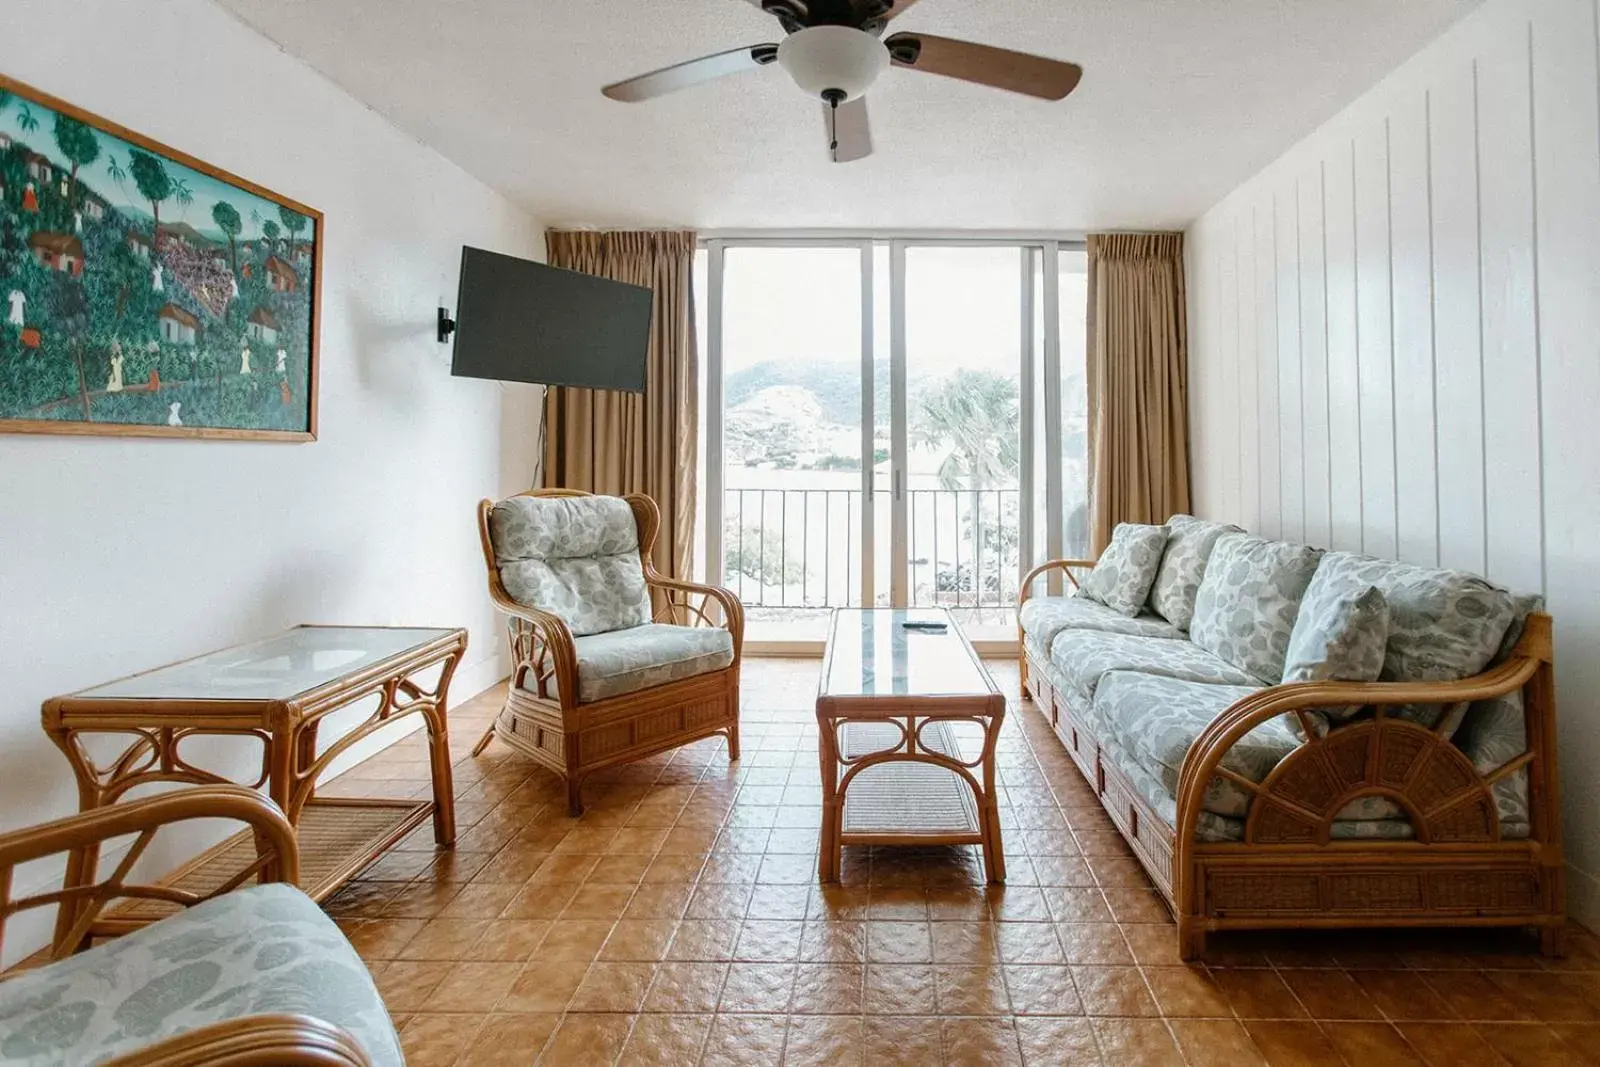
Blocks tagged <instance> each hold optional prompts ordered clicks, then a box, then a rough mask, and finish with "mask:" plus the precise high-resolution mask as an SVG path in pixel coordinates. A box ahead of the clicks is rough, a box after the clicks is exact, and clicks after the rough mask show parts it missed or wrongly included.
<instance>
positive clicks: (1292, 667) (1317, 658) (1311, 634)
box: [1283, 582, 1389, 741]
mask: <svg viewBox="0 0 1600 1067" xmlns="http://www.w3.org/2000/svg"><path fill="white" fill-rule="evenodd" d="M1388 642H1389V601H1388V599H1387V598H1386V597H1385V596H1384V595H1383V590H1381V589H1379V588H1378V587H1377V586H1374V585H1369V586H1367V587H1366V588H1365V589H1343V590H1340V589H1334V588H1332V587H1329V586H1319V585H1318V584H1317V583H1316V582H1313V583H1312V585H1311V588H1310V589H1309V590H1307V592H1306V598H1305V600H1303V601H1302V602H1301V604H1300V615H1299V617H1298V618H1296V619H1295V623H1294V630H1293V632H1291V633H1290V635H1289V651H1288V654H1287V655H1286V656H1285V657H1284V663H1283V680H1284V681H1285V682H1375V681H1377V680H1378V675H1380V674H1382V673H1383V655H1384V649H1385V648H1386V647H1387V645H1388ZM1360 710H1361V708H1360V705H1346V706H1343V707H1334V708H1320V709H1318V710H1317V711H1316V712H1313V713H1312V714H1311V715H1310V716H1309V718H1310V719H1311V721H1312V724H1313V727H1314V728H1315V729H1316V731H1317V733H1319V734H1323V733H1326V732H1327V726H1328V722H1329V721H1330V720H1332V721H1335V722H1342V721H1344V720H1346V719H1349V718H1351V717H1352V716H1354V715H1355V714H1356V713H1357V712H1359V711H1360ZM1288 719H1289V721H1290V726H1291V728H1292V729H1293V730H1294V732H1295V733H1296V735H1299V736H1300V739H1301V740H1302V741H1304V740H1306V738H1305V736H1304V734H1303V733H1302V731H1301V729H1300V720H1299V719H1298V718H1296V717H1295V716H1293V715H1291V716H1288Z"/></svg>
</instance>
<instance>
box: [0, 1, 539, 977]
mask: <svg viewBox="0 0 1600 1067" xmlns="http://www.w3.org/2000/svg"><path fill="white" fill-rule="evenodd" d="M3 21H4V23H5V25H6V27H7V30H6V31H3V32H0V70H3V71H4V72H5V73H7V74H8V75H11V76H12V77H15V78H17V79H20V80H22V81H24V82H27V83H29V84H32V85H34V86H36V87H38V88H40V89H43V90H45V91H47V92H50V93H53V94H55V95H57V96H60V97H63V98H65V99H66V100H69V101H71V102H72V103H75V104H77V105H79V106H81V107H84V108H87V109H89V110H91V111H94V112H96V113H98V114H100V115H103V116H105V117H107V118H110V119H113V120H115V121H116V122H119V123H122V124H124V125H126V126H128V127H130V128H132V129H134V130H138V131H139V132H141V133H144V134H146V135H148V136H151V137H153V138H155V139H156V140H159V141H163V142H165V143H167V144H170V145H173V146H174V147H177V148H181V149H183V150H185V151H188V152H190V153H192V154H194V155H196V156H198V157H200V158H201V159H204V160H207V161H208V162H211V163H214V164H216V165H218V166H220V167H222V168H224V169H226V170H229V171H232V172H234V173H236V174H239V175H241V176H244V177H248V178H250V179H251V180H253V181H255V182H258V183H260V184H262V185H264V186H266V187H267V188H269V189H273V190H276V191H278V192H281V193H283V194H285V195H286V196H289V197H292V198H294V199H296V200H299V201H301V202H302V203H305V204H309V205H311V206H312V207H315V208H318V209H319V210H321V211H323V212H324V213H325V215H326V237H325V240H326V245H325V253H324V268H323V282H322V284H323V305H322V306H323V322H322V331H321V337H322V342H321V361H322V370H321V414H320V430H321V439H320V440H318V441H317V442H315V443H311V444H258V443H244V442H209V441H165V440H158V441H150V440H140V439H136V438H69V437H21V436H0V679H3V680H4V684H3V685H0V827H3V828H11V827H16V826H20V825H24V824H28V823H33V822H37V821H39V820H41V819H46V818H51V817H54V816H58V815H62V814H65V813H67V812H69V811H71V810H72V809H73V808H74V806H75V794H74V792H73V786H72V781H71V778H70V777H69V774H68V771H67V766H66V763H65V761H64V760H63V759H62V757H61V756H60V755H59V754H58V753H57V752H56V751H55V749H54V748H53V747H51V746H50V745H49V743H48V742H47V741H46V740H45V737H44V734H43V733H42V732H41V730H40V728H39V705H40V702H41V701H42V700H44V699H45V698H47V697H49V696H51V695H53V694H56V693H63V692H69V691H72V690H75V689H79V688H82V687H85V686H88V685H91V684H93V683H97V682H101V681H106V680H109V679H112V678H115V677H117V676H119V675H122V674H124V673H127V672H130V671H134V670H139V669H143V668H146V667H151V666H155V665H158V664H161V663H165V662H168V661H170V660H173V659H177V658H181V657H186V656H190V655H194V654H197V653H200V652H204V651H207V650H209V649H212V648H215V647H218V646H221V645H225V644H228V643H232V642H237V641H242V640H246V639H249V638H252V637H256V636H258V635H264V634H268V633H271V632H273V631H275V630H277V629H279V628H281V627H284V626H288V625H292V624H294V623H298V622H331V623H373V624H431V625H465V626H468V627H470V629H471V646H470V648H469V651H468V657H467V663H466V665H464V667H463V669H462V671H461V672H460V674H458V676H457V681H456V688H455V694H456V696H457V698H458V699H460V698H464V697H466V696H468V695H470V694H472V693H474V692H477V691H478V690H480V689H482V688H484V687H486V686H488V685H490V684H491V683H492V682H494V681H495V680H496V679H498V678H499V677H501V676H502V674H503V671H502V666H503V664H502V662H501V659H502V655H503V653H502V652H501V650H500V646H501V645H502V644H503V640H502V639H501V637H500V632H499V628H498V626H497V624H496V623H495V621H494V617H493V613H492V611H491V609H490V606H489V601H488V597H487V594H486V588H485V584H484V576H483V563H482V557H481V554H480V552H479V548H478V543H477V532H476V526H475V518H474V506H475V504H476V502H477V501H478V499H479V498H481V497H484V496H490V495H494V494H498V493H506V492H511V491H515V490H518V489H521V488H525V487H526V486H527V485H528V484H530V481H531V477H532V470H533V462H534V444H535V435H536V432H537V425H536V422H535V418H536V411H537V404H536V400H537V392H536V391H535V390H533V389H531V388H527V387H501V386H498V385H495V384H492V383H487V382H470V381H465V380H459V381H458V380H455V379H452V378H451V377H450V375H449V350H448V348H446V347H444V346H441V345H438V344H437V343H435V340H434V338H433V330H434V324H433V319H434V309H435V307H436V306H437V305H438V304H439V303H440V302H441V299H442V300H443V302H444V303H446V304H453V302H454V294H455V291H456V268H457V265H458V262H459V259H460V252H461V245H462V244H463V243H464V242H470V243H473V244H477V245H480V246H484V247H488V248H491V249H497V250H500V251H504V252H509V253H513V254H522V255H539V256H541V258H542V237H541V232H540V228H539V226H538V225H537V224H536V223H535V221H534V220H533V219H531V218H529V217H528V216H527V215H526V214H525V213H523V212H522V211H520V210H519V209H517V208H515V207H513V206H512V205H511V204H510V203H509V202H507V201H506V200H504V199H502V198H501V197H500V196H498V195H496V194H495V193H493V192H491V191H490V190H489V189H488V188H487V187H485V186H484V185H482V184H481V183H479V182H478V181H476V180H474V179H473V178H471V177H469V176H468V175H467V174H466V173H464V172H463V171H461V170H460V169H459V168H457V167H456V166H454V165H453V164H451V163H449V162H447V161H446V160H445V159H444V158H443V157H441V156H439V155H438V154H437V153H435V152H434V151H432V150H431V149H428V148H425V147H423V146H421V145H420V144H418V143H417V142H416V141H414V140H412V139H411V138H410V137H408V136H407V135H405V134H402V133H401V132H399V131H398V130H396V129H395V128H393V127H392V126H390V125H388V124H387V123H386V122H385V121H384V120H382V119H380V118H379V117H378V116H377V115H376V114H374V113H373V112H372V111H370V110H369V109H368V108H367V107H365V106H364V105H362V104H361V103H359V102H357V101H356V100H355V99H353V98H351V97H350V96H348V95H346V94H345V93H343V92H342V91H341V90H339V89H338V88H337V87H336V86H334V85H333V84H331V83H330V82H328V81H327V80H326V79H324V78H323V77H322V76H320V75H318V74H316V73H314V72H313V71H311V70H310V69H309V68H308V67H306V66H304V65H302V64H301V63H299V62H298V61H296V60H294V59H292V58H289V57H288V56H286V55H284V54H283V53H282V52H280V50H279V49H278V48H277V47H276V46H275V45H273V44H272V43H270V42H269V41H267V40H266V39H264V38H262V37H260V36H258V35H257V34H256V33H254V32H253V31H251V30H249V29H247V28H246V27H245V26H243V25H242V24H241V23H239V22H237V21H236V20H235V19H234V18H233V17H232V16H230V15H228V14H225V13H224V12H223V11H221V10H220V9H218V8H216V7H213V6H212V5H211V4H209V3H207V2H205V0H8V3H7V4H6V11H5V16H4V20H3ZM24 27H25V28H26V31H25V32H11V30H15V29H19V28H24ZM232 762H233V764H234V765H235V766H236V767H237V766H239V760H238V759H237V757H235V758H234V760H233V761H232ZM7 947H8V948H11V947H12V945H11V940H10V939H9V938H8V940H7Z"/></svg>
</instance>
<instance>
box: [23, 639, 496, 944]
mask: <svg viewBox="0 0 1600 1067" xmlns="http://www.w3.org/2000/svg"><path fill="white" fill-rule="evenodd" d="M466 647H467V632H466V631H465V630H462V629H423V628H403V627H378V626H373V627H367V626H299V627H295V628H294V629H291V630H286V631H284V632H283V633H280V634H276V635H274V636H272V637H267V638H263V639H262V640H259V641H252V642H250V643H248V644H243V645H238V646H236V647H233V648H228V649H224V650H222V651H219V652H212V653H209V654H207V655H204V656H198V657H196V658H194V659H190V660H185V661H183V662H181V663H174V664H171V665H169V666H166V667H159V668H156V669H155V670H151V671H145V672H143V673H141V674H135V675H130V676H129V677H127V678H122V679H120V680H118V681H115V682H109V683H107V684H105V685H100V686H95V687H94V688H92V689H85V690H82V691H80V692H77V693H72V694H70V695H68V696H59V697H54V698H52V699H50V700H47V701H46V702H45V704H44V708H43V713H42V719H43V724H44V729H45V732H46V733H47V734H48V735H49V736H50V739H51V741H53V742H54V743H55V745H56V747H58V748H60V749H61V751H62V753H63V754H65V756H66V757H67V762H68V763H69V764H70V765H71V767H72V772H73V774H74V776H75V777H76V779H77V784H78V803H79V807H80V808H81V809H82V810H85V811H87V810H90V809H93V808H98V807H103V806H106V805H109V804H114V803H116V801H117V800H118V799H120V798H121V797H122V796H123V795H125V794H126V793H127V792H128V791H130V790H132V789H135V788H137V787H139V786H145V785H151V784H153V783H161V782H185V783H193V784H220V783H229V782H231V780H230V779H228V778H225V777H223V776H221V775H219V774H217V773H215V772H213V771H210V770H206V769H204V768H203V767H200V766H197V765H195V764H194V763H191V762H189V759H188V758H186V755H185V747H186V746H185V742H186V741H188V739H190V738H194V737H198V736H202V735H206V736H234V737H245V738H251V739H254V740H256V741H259V742H260V745H261V769H260V772H259V775H258V777H256V779H255V780H254V781H246V782H237V783H233V784H241V785H248V786H251V787H253V788H257V789H260V788H263V787H264V788H265V789H266V791H267V794H268V795H269V796H270V797H271V798H272V800H273V801H274V802H275V803H276V804H277V805H278V806H279V807H280V808H282V809H283V812H284V814H285V815H286V816H287V817H288V819H289V822H290V823H291V824H293V825H294V827H295V832H296V834H297V836H298V838H299V843H300V870H301V888H302V889H304V890H305V891H306V892H307V893H308V894H310V896H311V897H312V898H313V899H315V900H317V901H319V902H320V901H322V900H325V899H326V898H327V897H329V896H330V895H332V893H333V892H334V891H335V890H337V889H338V888H339V887H340V886H341V885H343V884H344V883H345V882H346V881H348V880H349V879H350V878H352V877H354V876H355V875H356V873H357V872H359V871H360V870H361V869H362V868H363V867H365V866H367V864H369V863H371V862H372V861H373V860H374V859H376V858H377V857H378V856H379V855H380V854H382V853H383V852H384V851H385V850H387V849H388V848H390V847H391V846H392V845H394V844H395V843H396V842H398V841H399V840H400V839H401V838H402V837H404V836H405V835H406V834H408V833H410V832H411V831H412V830H413V829H415V828H416V827H417V826H419V825H421V824H422V823H423V822H424V821H425V820H426V819H428V818H429V816H432V818H433V830H434V839H435V840H436V841H437V842H438V843H439V844H440V845H441V846H446V847H448V846H450V845H452V844H454V843H455V804H454V798H453V791H452V786H451V780H450V749H449V737H448V729H447V726H448V723H447V720H446V712H447V703H448V692H449V687H450V679H451V677H452V675H454V673H455V670H456V667H457V665H459V663H460V662H461V657H462V655H463V653H465V651H466ZM430 677H431V678H434V679H435V680H433V681H432V682H431V683H425V682H424V681H422V679H424V678H430ZM358 703H360V704H364V705H371V710H370V712H369V713H368V714H367V715H366V717H365V718H363V719H361V720H360V721H359V722H357V723H356V724H355V725H354V726H351V727H349V728H348V729H347V730H345V731H344V732H342V733H341V734H339V735H338V736H337V737H333V738H329V737H322V738H320V739H319V736H318V734H319V727H320V726H321V725H322V724H323V722H324V721H325V720H327V719H328V717H329V716H330V715H333V714H335V713H336V712H340V711H345V710H348V709H352V708H353V706H354V705H356V704H358ZM411 715H421V716H422V717H423V720H424V722H425V724H426V727H427V732H428V752H429V762H430V765H431V770H432V776H433V795H432V797H431V798H430V799H425V800H415V799H412V800H392V799H381V798H347V797H337V798H334V797H327V798H319V797H317V796H316V788H317V779H318V778H319V777H320V776H321V775H322V774H323V772H324V771H326V770H327V768H328V766H329V764H331V763H332V762H333V760H334V759H336V758H337V757H338V756H339V755H340V754H341V753H343V752H345V751H347V750H348V749H349V748H350V746H351V745H353V744H355V743H356V742H358V741H360V740H361V739H362V738H364V737H367V736H369V735H370V734H372V733H373V732H374V731H376V730H379V729H381V728H382V727H384V726H386V725H388V724H389V723H392V722H395V721H397V720H399V719H403V718H406V717H409V716H411ZM95 735H101V736H111V737H114V738H116V742H115V743H114V745H113V747H115V745H117V744H120V745H121V746H122V747H121V748H120V750H118V751H116V754H115V755H114V756H112V757H111V758H109V759H107V760H104V761H97V760H96V759H95V758H94V757H93V756H92V755H91V753H90V748H91V747H93V748H94V749H95V750H96V751H104V748H103V747H102V746H103V744H104V742H97V741H96V739H95ZM193 748H194V746H193V745H190V746H188V749H189V752H188V755H189V756H191V757H194V752H193ZM194 758H198V757H194ZM254 855H255V850H254V847H253V845H252V844H251V842H250V841H249V839H248V832H247V833H246V834H243V835H239V836H237V837H234V838H230V839H229V840H228V841H225V842H223V843H222V844H220V845H218V846H217V847H215V848H213V849H210V850H209V851H207V852H205V853H204V854H202V855H201V856H199V857H197V858H196V859H194V860H192V861H191V862H189V863H188V864H185V865H184V866H183V867H181V868H179V869H178V870H177V871H175V872H173V874H171V875H170V876H168V878H167V879H166V884H168V885H169V886H171V887H173V888H175V889H178V890H182V891H188V892H193V893H198V894H200V895H202V896H204V895H208V894H209V893H211V892H215V891H217V890H218V889H220V888H222V887H223V886H225V885H227V884H228V883H229V882H230V880H233V879H235V878H236V877H237V875H238V872H239V871H240V870H242V869H243V868H245V867H246V866H247V865H248V863H249V862H250V861H251V860H252V859H253V858H254ZM97 861H98V855H97V854H96V853H95V852H93V851H90V852H85V853H82V854H74V855H72V856H71V857H69V860H68V870H67V884H69V885H72V884H81V882H82V881H83V880H84V879H85V878H88V879H89V880H92V878H93V874H94V869H95V866H96V864H97ZM70 910H71V909H68V908H65V907H63V908H62V909H61V914H60V917H59V918H58V920H57V921H58V924H65V928H67V929H70V925H71V922H72V916H71V915H70V914H69V912H70ZM174 910H176V906H175V905H173V904H169V903H167V902H165V901H160V900H133V901H129V902H128V903H126V904H125V905H123V906H122V907H121V908H120V909H119V910H117V911H114V912H111V913H108V914H107V915H106V916H105V917H104V918H102V919H101V920H100V921H99V922H98V923H97V925H96V926H95V928H94V930H93V931H92V933H93V934H95V935H99V934H114V933H121V932H125V931H126V930H128V929H131V928H133V927H136V926H140V925H143V924H145V923H148V922H151V921H154V920H155V919H158V918H161V917H162V916H164V915H166V914H169V913H170V912H172V911H174ZM60 932H61V931H60V930H58V933H60Z"/></svg>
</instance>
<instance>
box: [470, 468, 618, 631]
mask: <svg viewBox="0 0 1600 1067" xmlns="http://www.w3.org/2000/svg"><path fill="white" fill-rule="evenodd" d="M489 539H490V541H491V543H492V544H493V546H494V554H495V562H496V563H498V564H499V567H500V583H501V584H502V585H504V586H505V589H506V593H507V594H508V595H509V596H510V597H511V599H512V600H515V601H516V602H517V603H519V604H523V605H526V606H527V607H530V608H538V609H540V610H541V611H548V612H551V613H552V614H555V615H559V616H560V617H561V619H562V621H564V622H565V623H566V624H567V626H568V628H570V629H571V630H572V635H573V636H574V637H584V636H586V635H588V634H599V633H609V632H611V631H612V630H627V629H631V628H633V627H635V626H643V625H644V624H645V623H647V622H649V621H650V590H649V588H648V587H647V586H646V585H645V580H644V566H643V564H642V563H640V561H639V527H638V524H637V522H636V521H635V519H634V517H633V509H632V508H631V507H629V506H628V502H627V501H626V500H623V499H621V498H620V497H613V496H576V497H534V496H517V497H512V498H511V499H510V500H502V501H501V502H500V503H498V504H496V505H495V506H494V508H493V510H491V511H490V512H489Z"/></svg>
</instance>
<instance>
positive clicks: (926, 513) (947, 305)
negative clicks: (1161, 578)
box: [894, 245, 1033, 640]
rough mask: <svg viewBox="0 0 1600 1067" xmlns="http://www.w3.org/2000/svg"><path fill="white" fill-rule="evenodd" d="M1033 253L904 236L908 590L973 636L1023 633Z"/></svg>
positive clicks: (902, 436) (902, 460) (901, 464)
mask: <svg viewBox="0 0 1600 1067" xmlns="http://www.w3.org/2000/svg"><path fill="white" fill-rule="evenodd" d="M1031 253H1032V250H1031V249H1024V248H1022V247H1019V246H1016V245H1011V246H993V247H989V246H961V247H937V246H925V245H908V246H904V247H903V254H904V268H903V278H902V279H900V282H901V284H903V286H904V296H903V306H904V322H903V324H902V329H903V345H904V374H903V375H902V376H900V379H899V380H900V381H902V382H903V383H904V404H903V407H902V406H897V408H896V410H897V411H903V412H904V416H903V418H904V426H903V428H901V432H899V433H896V434H895V435H894V437H895V439H896V440H897V441H903V442H904V445H905V447H904V454H903V456H897V457H895V461H896V462H895V468H896V472H897V473H898V474H899V476H900V481H899V482H898V483H897V488H898V489H899V490H900V491H899V492H898V493H897V498H898V499H897V507H898V509H899V510H900V511H901V518H900V522H899V523H897V524H896V528H897V529H899V530H902V531H903V536H904V539H905V544H904V553H903V557H902V558H903V560H904V564H903V566H904V573H903V576H902V582H901V591H902V594H903V596H904V598H905V603H907V604H908V605H910V606H917V607H923V606H928V607H932V606H939V607H947V608H949V609H951V612H952V614H953V615H954V616H955V617H956V620H957V621H958V622H959V623H960V624H961V626H962V627H963V629H964V630H966V632H967V634H968V636H969V637H972V638H974V639H977V640H984V639H1001V640H1014V639H1015V637H1016V611H1015V604H1016V595H1017V584H1018V579H1019V577H1020V570H1019V567H1020V563H1021V542H1022V528H1023V519H1022V507H1023V502H1024V499H1030V498H1025V496H1024V490H1025V489H1026V488H1028V486H1025V484H1024V481H1025V479H1024V471H1023V466H1022V453H1023V447H1022V445H1023V412H1022V374H1023V372H1024V370H1025V369H1027V370H1029V371H1030V373H1031V362H1032V360H1031V356H1032V354H1033V342H1032V337H1031V334H1032V332H1033V331H1032V328H1031V323H1032V316H1031V314H1030V313H1029V311H1030V306H1031V295H1032V294H1031V292H1029V290H1031V288H1032V286H1031V285H1029V284H1027V274H1026V265H1027V264H1028V263H1030V262H1032V261H1031V260H1030V259H1025V258H1024V257H1025V256H1030V255H1031ZM1025 340H1026V344H1025ZM1026 481H1028V482H1031V481H1032V479H1031V477H1030V478H1027V479H1026ZM1030 506H1031V499H1030Z"/></svg>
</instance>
